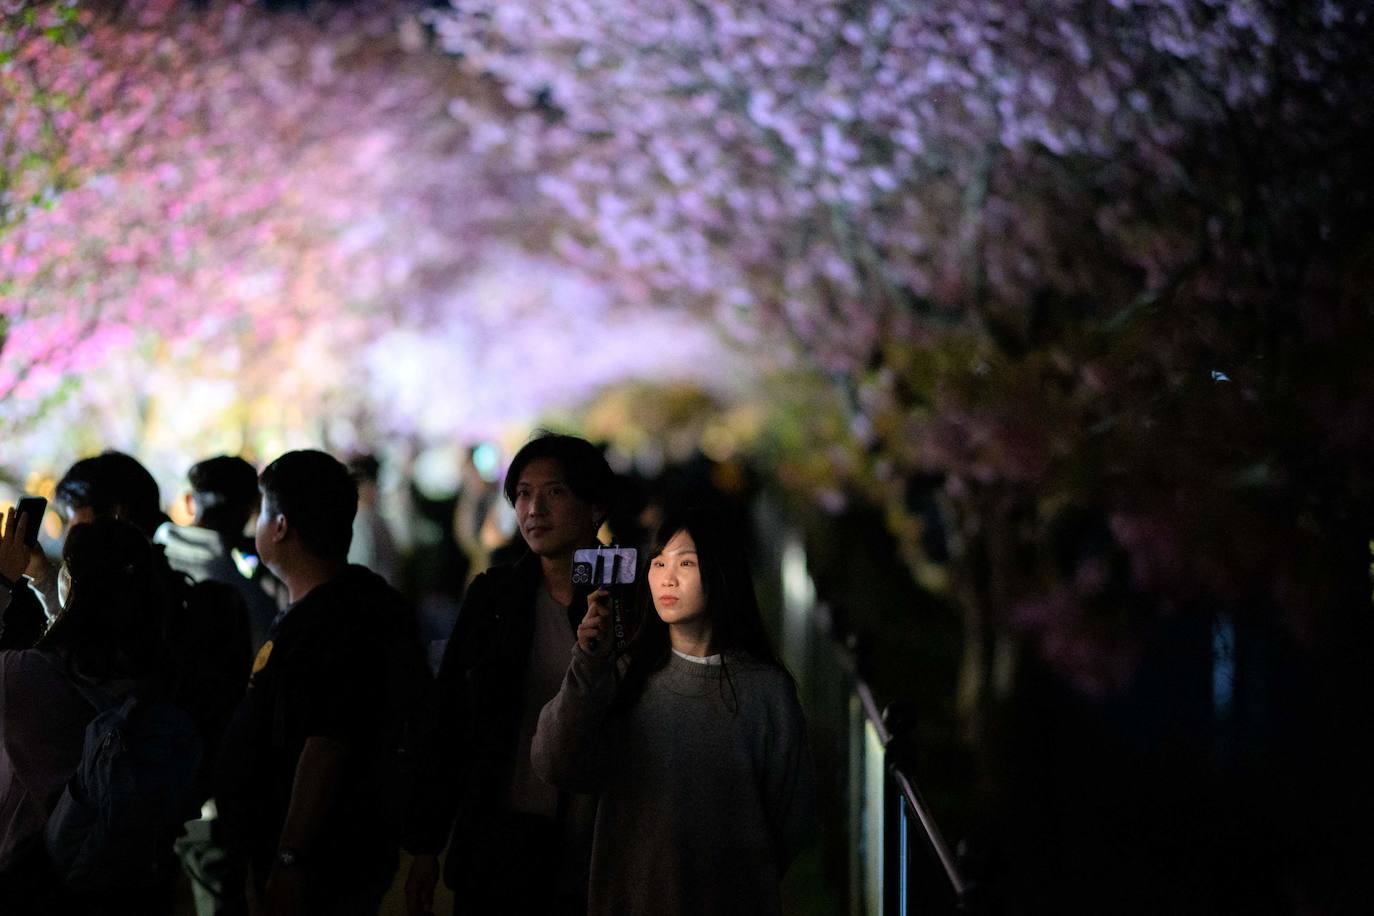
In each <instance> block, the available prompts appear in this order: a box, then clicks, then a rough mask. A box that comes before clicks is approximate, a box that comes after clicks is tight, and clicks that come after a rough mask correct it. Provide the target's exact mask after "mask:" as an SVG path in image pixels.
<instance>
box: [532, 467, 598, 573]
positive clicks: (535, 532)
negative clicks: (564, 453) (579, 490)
mask: <svg viewBox="0 0 1374 916" xmlns="http://www.w3.org/2000/svg"><path fill="white" fill-rule="evenodd" d="M515 517H516V520H517V521H518V522H519V524H520V533H521V534H523V535H524V536H525V543H527V544H529V546H530V550H532V551H534V552H535V553H536V554H538V555H539V556H541V557H545V558H548V559H552V558H556V557H564V556H568V557H570V556H572V552H573V551H574V550H576V549H577V548H579V547H581V546H583V545H585V544H587V543H588V542H589V541H591V540H593V539H594V538H595V537H596V519H597V507H596V506H593V505H592V504H591V503H589V502H587V501H586V500H584V499H581V498H580V497H578V496H577V495H576V494H574V493H573V491H572V489H571V488H569V486H568V483H567V479H566V477H565V476H564V474H563V468H562V467H561V466H560V465H559V463H558V462H557V461H555V460H554V459H552V458H536V459H535V460H533V461H531V462H530V463H529V464H527V465H525V468H524V470H523V471H521V472H520V479H519V480H518V481H517V482H516V484H515Z"/></svg>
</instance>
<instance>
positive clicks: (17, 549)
mask: <svg viewBox="0 0 1374 916" xmlns="http://www.w3.org/2000/svg"><path fill="white" fill-rule="evenodd" d="M47 505H48V504H47V500H45V499H43V498H42V497H38V496H26V497H24V498H23V499H21V500H20V501H19V504H18V505H17V506H14V507H12V508H10V509H9V511H8V512H6V514H5V515H6V517H5V519H4V520H3V521H4V525H3V528H0V649H27V648H29V647H30V646H32V645H33V644H34V643H35V642H37V641H38V637H39V636H41V635H42V634H43V630H44V628H45V627H46V626H47V622H48V615H47V613H46V612H45V610H44V602H42V601H40V600H39V595H37V594H35V593H34V592H33V591H32V590H31V589H30V588H29V587H27V586H26V584H25V582H24V579H25V578H28V579H29V580H30V582H31V583H32V584H33V585H34V586H35V587H40V586H46V587H47V589H48V591H51V592H52V593H53V594H52V595H50V596H48V602H49V603H51V604H53V606H54V607H55V606H56V602H57V596H56V585H57V576H56V575H55V572H54V570H53V569H52V567H51V566H50V564H49V563H48V562H47V558H46V557H44V556H43V552H42V550H41V548H39V546H38V534H39V531H40V529H41V528H42V524H43V513H44V512H46V511H47Z"/></svg>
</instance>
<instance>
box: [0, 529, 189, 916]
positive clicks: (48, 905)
mask: <svg viewBox="0 0 1374 916" xmlns="http://www.w3.org/2000/svg"><path fill="white" fill-rule="evenodd" d="M22 531H23V525H22V523H20V522H19V521H17V520H16V518H15V517H14V516H13V515H11V516H10V517H9V518H7V519H6V526H5V532H4V535H3V537H0V564H5V565H4V568H5V570H6V571H7V572H9V571H13V570H14V569H15V568H16V567H17V566H18V563H19V557H18V554H19V553H20V551H19V549H18V548H17V547H16V544H15V539H16V538H19V539H21V540H22ZM25 549H27V548H25ZM62 558H63V564H62V567H61V570H60V573H59V580H60V581H59V590H60V592H61V598H60V602H61V607H60V610H59V613H58V615H57V617H56V618H55V619H54V620H53V621H52V623H51V625H50V626H49V627H48V628H47V631H46V632H45V633H44V634H43V636H42V638H41V639H39V641H38V643H37V645H36V646H34V647H33V648H30V649H25V650H22V651H20V650H15V651H4V652H0V912H3V913H5V914H6V916H23V914H28V913H43V914H44V916H66V914H78V913H79V914H83V916H91V914H115V913H118V914H139V916H151V914H157V913H162V912H169V911H170V909H171V906H172V903H173V896H172V892H173V890H174V884H173V881H174V879H175V875H176V872H175V867H176V860H175V859H174V858H173V857H172V854H171V849H172V839H173V835H172V834H171V833H170V832H169V833H168V835H167V837H166V852H165V855H164V856H163V857H162V859H161V860H160V861H157V862H150V863H149V868H148V869H147V870H146V871H144V872H140V873H137V874H133V873H131V874H129V875H127V876H124V877H123V878H122V879H121V881H122V883H121V884H120V886H118V887H103V888H100V889H98V890H91V891H88V892H86V893H84V894H83V893H72V892H69V891H68V890H67V889H66V888H65V887H64V885H63V882H62V880H61V878H60V877H59V875H58V873H57V872H56V871H55V869H54V866H53V863H52V861H51V859H50V858H49V855H48V849H47V846H46V844H45V836H44V833H45V829H47V828H48V822H49V818H50V817H51V815H52V813H53V811H54V809H55V808H56V806H57V804H58V801H59V799H60V798H61V797H62V794H63V789H64V788H65V787H66V786H67V783H68V780H70V779H71V777H72V775H73V773H75V772H76V769H77V765H78V763H79V762H80V761H81V759H82V754H83V748H84V743H85V732H86V727H87V725H88V724H89V723H90V722H91V721H92V720H93V719H94V718H95V717H96V715H97V714H98V712H99V711H100V710H99V709H98V708H97V707H96V705H95V704H94V702H93V700H92V697H93V696H97V695H99V696H103V697H106V698H108V700H109V701H110V702H111V703H117V702H120V701H122V699H123V698H125V697H127V695H128V694H129V693H130V692H131V691H134V690H138V691H139V695H140V696H143V697H147V698H149V699H152V698H154V697H158V696H161V695H162V694H163V692H164V691H165V688H166V686H167V684H168V683H169V682H170V679H171V677H172V675H173V665H174V660H173V658H172V657H171V655H170V653H169V652H168V650H167V648H166V646H165V644H164V642H163V637H162V634H163V629H164V625H165V621H166V620H167V617H168V615H169V614H170V613H171V611H172V604H171V599H170V596H169V595H168V594H167V593H166V591H165V589H164V588H163V585H162V580H161V578H160V577H159V576H158V575H156V574H155V572H154V554H153V549H152V547H151V546H150V545H149V543H148V541H147V539H146V538H145V537H144V536H143V534H142V532H140V531H139V529H137V528H135V527H134V526H133V525H131V524H129V523H128V522H124V521H119V520H117V519H113V518H102V519H97V520H96V521H93V522H90V523H87V524H81V525H76V526H73V528H72V529H71V531H70V532H69V533H68V535H67V539H66V542H65V543H64V545H63V553H62ZM189 752H190V753H191V754H193V755H194V756H195V757H196V758H198V755H199V748H198V747H196V746H191V747H190V748H189ZM193 767H194V762H193V763H192V764H191V765H190V766H189V767H188V768H193ZM188 806H189V803H188ZM176 826H179V823H178V824H177V825H176Z"/></svg>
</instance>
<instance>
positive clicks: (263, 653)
mask: <svg viewBox="0 0 1374 916" xmlns="http://www.w3.org/2000/svg"><path fill="white" fill-rule="evenodd" d="M271 657H272V640H270V639H269V640H267V642H265V643H263V644H262V648H261V649H259V650H258V657H257V658H255V659H253V674H257V673H258V672H259V671H261V670H262V669H263V668H266V667H267V660H268V659H269V658H271Z"/></svg>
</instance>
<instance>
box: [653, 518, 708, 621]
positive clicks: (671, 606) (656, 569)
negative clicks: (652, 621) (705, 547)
mask: <svg viewBox="0 0 1374 916" xmlns="http://www.w3.org/2000/svg"><path fill="white" fill-rule="evenodd" d="M649 591H650V592H651V593H652V594H653V596H654V610H656V611H658V616H659V618H660V619H662V620H663V622H664V623H666V624H668V625H670V626H672V625H674V624H684V623H694V622H697V621H701V620H704V619H705V616H706V590H705V588H704V587H703V586H702V584H701V562H700V561H699V560H698V559H697V545H696V543H695V542H693V540H692V536H691V535H690V534H688V533H687V532H686V530H683V531H679V532H678V533H677V534H675V535H673V536H672V538H671V539H670V540H669V541H668V543H667V544H665V545H664V546H663V552H662V553H660V554H659V555H658V556H656V557H654V558H653V559H652V560H650V561H649Z"/></svg>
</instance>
